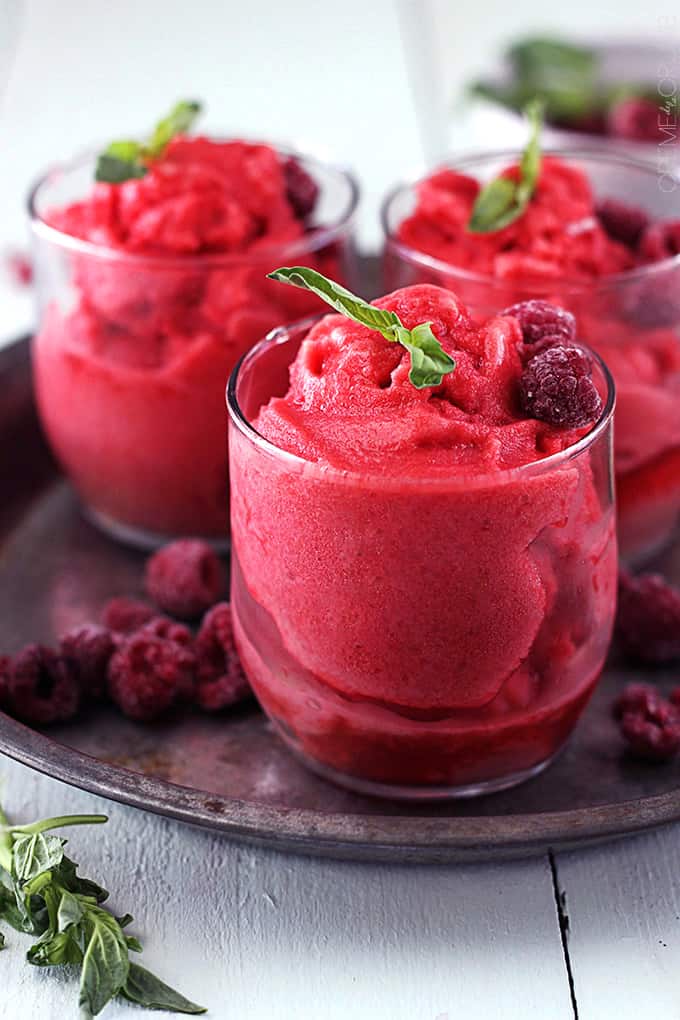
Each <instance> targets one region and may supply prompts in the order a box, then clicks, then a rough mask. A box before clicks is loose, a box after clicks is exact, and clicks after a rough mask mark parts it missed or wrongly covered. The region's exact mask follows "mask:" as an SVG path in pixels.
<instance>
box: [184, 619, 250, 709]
mask: <svg viewBox="0 0 680 1020" xmlns="http://www.w3.org/2000/svg"><path fill="white" fill-rule="evenodd" d="M196 656H197V659H198V682H197V685H196V693H195V698H196V701H197V702H198V704H199V705H200V706H201V708H203V709H205V710H206V711H207V712H216V711H218V710H219V709H221V708H227V707H228V706H229V705H234V704H236V702H238V701H243V699H244V698H247V697H248V696H249V695H250V693H251V690H250V684H249V683H248V680H247V679H246V676H245V673H244V672H243V667H242V666H241V662H240V660H239V657H238V653H237V651H236V645H235V643H234V630H233V625H232V620H231V606H230V604H229V603H228V602H220V603H219V604H218V605H216V606H214V607H213V608H212V609H211V610H210V612H209V613H207V614H206V616H205V618H204V620H203V623H202V624H201V628H200V630H199V632H198V634H197V636H196Z"/></svg>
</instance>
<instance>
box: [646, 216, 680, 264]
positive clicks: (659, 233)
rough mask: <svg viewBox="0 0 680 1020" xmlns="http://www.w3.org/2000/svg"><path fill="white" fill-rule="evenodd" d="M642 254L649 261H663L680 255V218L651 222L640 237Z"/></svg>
mask: <svg viewBox="0 0 680 1020" xmlns="http://www.w3.org/2000/svg"><path fill="white" fill-rule="evenodd" d="M640 254H641V255H642V257H643V259H645V261H647V262H662V261H663V260H664V259H670V258H674V256H675V255H680V220H666V221H664V220H661V221H659V222H658V223H650V225H649V226H648V227H647V228H646V230H645V231H644V233H643V235H642V237H641V239H640Z"/></svg>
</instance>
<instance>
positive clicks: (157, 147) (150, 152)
mask: <svg viewBox="0 0 680 1020" xmlns="http://www.w3.org/2000/svg"><path fill="white" fill-rule="evenodd" d="M201 109H202V106H201V104H200V103H197V102H194V101H192V100H186V99H185V100H182V101H181V102H179V103H176V104H175V106H173V108H172V110H171V111H170V113H169V114H168V116H167V117H164V118H163V119H162V120H159V121H158V123H157V124H156V127H155V128H154V129H153V134H152V135H151V138H150V139H149V141H148V143H147V144H146V146H145V154H146V155H147V156H151V157H154V158H155V157H157V156H160V155H161V154H162V152H163V150H164V149H165V146H166V145H167V144H168V142H169V141H171V140H172V139H173V138H174V137H175V135H183V134H186V132H187V131H188V130H189V129H190V128H191V127H192V125H193V123H194V121H195V120H196V118H197V117H198V116H199V114H200V112H201Z"/></svg>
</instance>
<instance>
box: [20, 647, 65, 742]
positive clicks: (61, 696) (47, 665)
mask: <svg viewBox="0 0 680 1020" xmlns="http://www.w3.org/2000/svg"><path fill="white" fill-rule="evenodd" d="M79 704H80V686H79V683H78V673H77V670H76V668H75V667H74V665H73V664H72V663H71V662H69V660H68V659H66V658H64V656H62V655H58V654H57V653H56V652H54V651H52V649H50V648H45V647H44V646H43V645H35V644H33V645H27V646H26V648H24V649H23V651H21V652H19V654H18V655H17V656H16V658H15V659H14V660H13V661H12V662H11V665H10V667H9V670H8V676H7V705H8V709H9V712H10V713H11V714H12V715H14V716H16V718H17V719H21V720H22V722H27V723H32V724H34V725H36V726H45V725H47V724H48V723H54V722H65V721H66V720H68V719H71V718H73V716H74V715H75V714H76V713H77V711H78V707H79Z"/></svg>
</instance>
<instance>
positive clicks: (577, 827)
mask: <svg viewBox="0 0 680 1020" xmlns="http://www.w3.org/2000/svg"><path fill="white" fill-rule="evenodd" d="M0 751H2V753H4V754H6V755H7V756H8V757H10V758H12V759H14V760H15V761H17V762H19V763H20V764H22V765H25V766H27V767H28V768H31V769H34V770H35V771H38V772H42V773H44V774H45V775H48V776H50V777H51V778H53V779H56V780H58V781H60V782H63V783H66V784H67V785H69V786H74V787H77V788H79V789H82V790H85V791H87V792H89V793H92V794H96V795H98V796H102V797H104V798H106V799H108V800H113V801H117V802H119V803H122V804H126V805H128V806H130V807H135V808H140V809H142V810H146V811H150V812H152V813H154V814H158V815H162V816H164V817H168V818H173V819H175V820H177V821H182V822H185V823H188V824H191V825H196V826H199V827H202V828H207V829H212V830H215V831H218V832H221V833H223V834H224V835H225V836H227V837H230V838H233V839H235V840H240V841H244V842H248V843H252V844H258V845H261V846H269V847H271V848H272V849H276V850H282V851H286V852H293V853H302V854H311V855H314V856H324V857H334V858H339V859H354V860H376V861H380V860H381V861H393V862H400V861H401V862H404V863H451V862H455V861H463V860H492V859H494V858H512V857H527V856H532V855H536V854H540V853H544V852H546V851H550V850H556V849H573V848H576V847H581V846H584V845H587V844H589V843H594V842H602V841H604V840H607V839H613V838H617V837H622V836H626V835H632V834H634V833H636V832H642V831H644V830H648V829H651V828H655V827H657V826H660V825H664V824H669V823H671V822H674V821H678V820H680V788H678V789H676V790H671V791H667V792H665V793H660V794H653V795H651V796H647V797H638V798H634V799H632V800H624V801H619V802H615V803H609V804H598V805H594V806H591V807H584V808H569V809H567V810H563V811H548V812H533V813H521V814H499V815H482V816H477V815H457V816H451V815H447V816H446V817H438V816H436V815H428V816H424V815H417V814H412V815H400V814H398V813H395V814H379V815H378V814H376V815H372V814H371V815H363V814H355V813H350V812H342V813H339V812H328V813H326V812H322V811H315V810H312V809H309V808H291V807H283V806H276V805H272V804H265V803H258V802H255V801H246V800H241V799H238V798H230V797H227V796H225V795H224V794H217V793H213V792H211V791H206V790H198V789H196V788H193V787H185V786H179V785H178V784H176V783H171V782H169V781H168V780H166V779H162V778H160V777H157V776H147V775H144V774H142V773H139V772H134V771H132V770H131V769H126V768H125V767H124V766H122V765H114V764H111V763H109V762H105V761H103V760H102V759H100V758H96V757H93V756H92V755H89V754H86V753H85V752H84V751H80V750H77V749H76V748H73V747H69V746H68V745H67V744H62V743H60V742H59V741H57V740H54V739H53V738H51V737H50V736H49V734H47V733H43V732H40V731H38V730H34V729H32V728H31V727H30V726H26V725H24V724H23V723H21V722H19V721H18V720H15V719H12V718H10V717H9V716H8V715H6V714H5V713H3V712H0Z"/></svg>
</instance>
